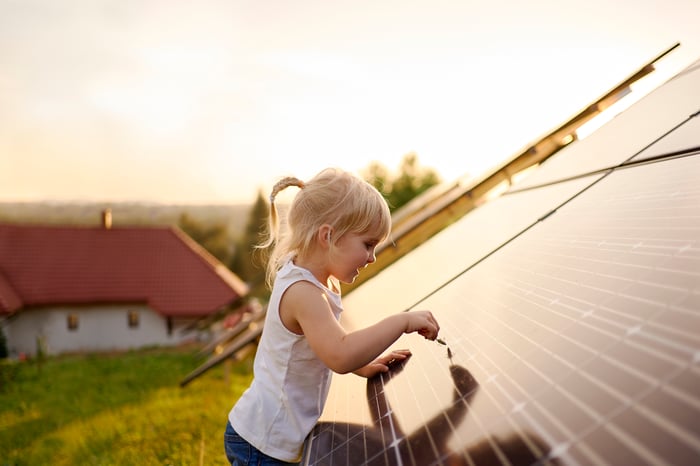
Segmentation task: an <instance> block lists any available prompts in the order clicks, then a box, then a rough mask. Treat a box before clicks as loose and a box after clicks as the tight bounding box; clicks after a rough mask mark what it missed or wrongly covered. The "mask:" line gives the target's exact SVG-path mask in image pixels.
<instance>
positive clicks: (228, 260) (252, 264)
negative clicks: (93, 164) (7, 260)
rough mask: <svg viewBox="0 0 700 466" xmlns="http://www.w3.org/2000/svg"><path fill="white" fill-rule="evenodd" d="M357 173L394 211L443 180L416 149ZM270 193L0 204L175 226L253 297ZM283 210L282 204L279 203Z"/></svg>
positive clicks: (37, 212) (61, 215) (7, 212)
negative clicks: (231, 201) (193, 200)
mask: <svg viewBox="0 0 700 466" xmlns="http://www.w3.org/2000/svg"><path fill="white" fill-rule="evenodd" d="M360 175H361V176H362V177H363V178H364V179H366V180H367V181H368V182H370V183H371V184H372V185H373V186H375V187H376V188H377V189H378V190H379V191H380V192H381V193H382V194H383V195H384V197H385V198H386V199H387V203H388V204H389V206H390V209H391V210H392V211H395V210H397V209H399V208H401V206H403V205H405V204H406V203H408V202H409V201H410V200H411V199H413V198H414V197H416V196H418V195H419V194H421V193H423V192H424V191H426V190H427V189H429V188H430V187H432V186H434V185H436V184H438V183H439V182H440V181H441V180H440V178H439V176H438V175H437V173H436V172H435V171H434V170H433V169H430V168H424V167H422V166H421V165H420V164H419V162H418V157H417V156H416V154H414V153H410V154H407V155H406V156H404V158H403V159H402V161H401V163H400V165H399V167H398V169H397V170H394V171H392V170H390V169H388V168H387V167H385V166H383V165H382V164H380V163H378V162H374V163H372V164H370V165H369V166H368V167H367V168H366V169H365V170H363V171H362V172H361V173H360ZM268 194H269V193H262V192H259V193H258V196H257V198H256V200H255V202H254V203H253V204H252V205H245V204H241V205H164V204H149V203H100V202H96V203H87V202H86V203H54V202H49V203H0V222H5V223H25V224H26V223H32V224H57V225H58V224H60V225H100V224H101V221H102V212H103V211H104V210H105V209H107V208H109V209H110V210H111V212H112V225H113V226H115V227H116V226H119V225H174V226H178V227H179V228H181V229H182V230H183V231H184V232H185V233H187V234H188V235H189V236H190V237H192V239H194V240H195V241H197V243H199V244H200V245H202V247H204V248H205V249H206V250H207V251H209V253H211V254H212V255H213V256H214V257H216V258H217V259H218V260H219V261H221V262H222V263H223V264H224V265H226V266H227V267H228V268H229V269H231V270H232V271H233V272H234V273H235V274H236V275H238V276H239V277H241V278H242V279H243V280H245V281H246V282H248V283H250V284H251V286H252V288H253V290H252V294H253V295H255V296H263V295H264V294H265V288H264V285H263V281H264V270H265V259H266V258H265V256H264V252H263V251H260V250H258V249H256V248H255V245H257V244H259V243H260V242H261V240H262V238H261V237H260V234H261V231H263V230H264V227H265V226H266V224H267V218H268V214H269V206H268V201H267V196H268ZM281 208H282V209H283V208H284V206H281Z"/></svg>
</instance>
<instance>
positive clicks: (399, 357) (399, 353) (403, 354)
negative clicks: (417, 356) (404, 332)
mask: <svg viewBox="0 0 700 466" xmlns="http://www.w3.org/2000/svg"><path fill="white" fill-rule="evenodd" d="M409 356H411V350H407V349H400V350H394V351H391V352H390V353H387V354H384V355H382V356H379V357H378V358H377V359H375V360H374V361H372V362H370V363H369V364H367V365H366V366H365V367H362V368H360V369H358V370H356V371H355V374H357V375H360V376H362V377H367V378H368V379H369V378H372V377H374V376H375V375H377V374H381V373H383V372H389V369H390V368H391V366H392V365H395V364H397V363H399V362H401V361H404V360H406V359H407V358H408V357H409Z"/></svg>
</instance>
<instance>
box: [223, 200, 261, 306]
mask: <svg viewBox="0 0 700 466" xmlns="http://www.w3.org/2000/svg"><path fill="white" fill-rule="evenodd" d="M269 214H270V210H269V207H268V206H267V201H266V200H265V197H264V196H263V194H262V192H258V197H257V198H256V200H255V203H254V204H253V206H252V207H251V209H250V214H249V215H248V223H247V224H246V227H245V229H244V230H243V233H242V235H241V237H240V238H239V239H238V241H236V248H235V251H234V254H233V258H232V259H231V262H230V268H231V270H232V271H233V272H234V273H235V274H236V275H238V276H239V277H241V279H243V280H245V281H246V282H247V283H248V284H249V285H250V286H251V292H250V294H251V295H253V296H263V295H264V293H265V292H266V291H265V290H266V288H265V268H266V263H265V254H264V251H261V250H260V249H257V248H256V246H257V245H258V244H260V241H261V236H260V235H261V232H263V231H265V228H266V227H267V222H268V216H269Z"/></svg>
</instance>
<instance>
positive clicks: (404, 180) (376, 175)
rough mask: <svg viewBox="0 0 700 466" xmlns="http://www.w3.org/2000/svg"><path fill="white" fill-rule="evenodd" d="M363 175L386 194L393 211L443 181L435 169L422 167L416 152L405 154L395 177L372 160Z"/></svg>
mask: <svg viewBox="0 0 700 466" xmlns="http://www.w3.org/2000/svg"><path fill="white" fill-rule="evenodd" d="M362 176H363V177H364V179H365V180H367V181H368V182H369V183H370V184H372V186H374V187H375V188H377V189H378V190H379V192H381V193H382V194H383V195H384V197H385V198H386V200H387V203H388V204H389V208H390V210H391V211H392V212H394V211H395V210H397V209H399V208H400V207H402V206H403V205H405V204H407V203H408V202H409V201H410V200H411V199H413V198H414V197H416V196H418V195H420V194H422V193H423V192H425V191H426V190H428V189H429V188H431V187H433V186H435V185H437V184H438V183H440V181H441V180H440V177H439V176H438V174H437V173H436V172H435V171H434V170H433V169H430V168H422V167H421V166H420V165H419V164H418V156H417V155H416V154H415V153H414V152H411V153H409V154H406V155H405V156H404V158H403V159H402V160H401V165H400V166H399V171H398V173H397V175H396V176H395V177H393V178H392V177H390V175H389V172H388V170H387V169H386V168H385V167H384V166H382V165H381V164H380V163H378V162H372V163H371V164H370V165H369V167H368V168H367V169H366V170H364V171H363V173H362Z"/></svg>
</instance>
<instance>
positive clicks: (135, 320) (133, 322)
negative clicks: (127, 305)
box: [127, 311, 139, 328]
mask: <svg viewBox="0 0 700 466" xmlns="http://www.w3.org/2000/svg"><path fill="white" fill-rule="evenodd" d="M127 321H128V323H129V328H138V326H139V313H138V312H136V311H129V312H128V314H127Z"/></svg>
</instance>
